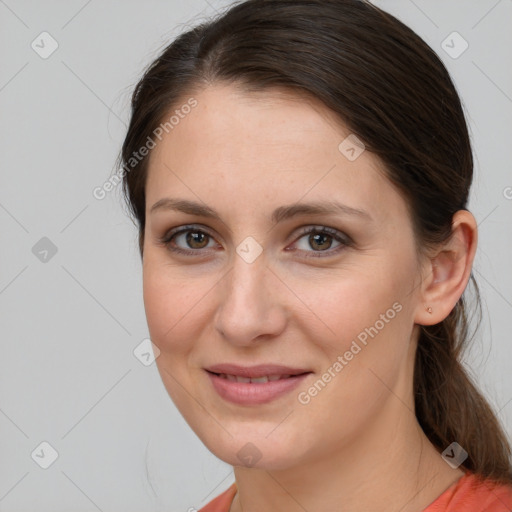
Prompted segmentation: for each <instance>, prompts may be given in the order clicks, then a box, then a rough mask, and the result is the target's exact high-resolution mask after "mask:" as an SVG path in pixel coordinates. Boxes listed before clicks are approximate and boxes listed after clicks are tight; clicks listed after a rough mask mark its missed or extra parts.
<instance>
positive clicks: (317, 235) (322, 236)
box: [310, 233, 330, 249]
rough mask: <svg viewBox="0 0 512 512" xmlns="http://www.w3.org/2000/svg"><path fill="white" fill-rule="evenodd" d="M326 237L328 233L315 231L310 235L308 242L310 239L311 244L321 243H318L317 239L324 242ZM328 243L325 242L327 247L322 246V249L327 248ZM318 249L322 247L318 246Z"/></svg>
mask: <svg viewBox="0 0 512 512" xmlns="http://www.w3.org/2000/svg"><path fill="white" fill-rule="evenodd" d="M326 238H329V235H325V234H322V233H315V234H313V235H311V236H310V242H311V241H312V246H314V245H317V246H318V245H322V243H321V242H320V244H318V243H317V241H318V239H320V240H323V241H324V242H325V240H326ZM329 246H330V244H327V247H323V248H324V249H325V248H327V249H328V248H329ZM320 249H322V247H320Z"/></svg>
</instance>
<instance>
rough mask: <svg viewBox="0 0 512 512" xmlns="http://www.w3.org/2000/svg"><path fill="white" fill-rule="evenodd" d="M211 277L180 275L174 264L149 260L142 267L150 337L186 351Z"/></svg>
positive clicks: (163, 346) (159, 343)
mask: <svg viewBox="0 0 512 512" xmlns="http://www.w3.org/2000/svg"><path fill="white" fill-rule="evenodd" d="M210 288H211V286H210V285H209V280H202V279H190V277H184V276H180V273H179V272H177V271H176V269H175V268H171V267H169V266H165V265H157V264H151V263H148V264H146V265H145V267H144V271H143V296H144V308H145V312H146V319H147V323H148V328H149V331H150V334H151V339H152V341H153V343H155V345H157V346H158V347H159V348H160V350H161V351H162V352H163V353H165V352H170V351H172V352H173V353H175V352H177V351H183V350H184V349H187V348H188V343H189V342H191V341H190V340H193V339H194V333H195V331H196V330H197V331H198V330H199V323H197V322H194V319H197V315H198V311H199V310H200V309H201V308H202V307H204V300H205V299H206V295H207V293H208V290H209V289H210Z"/></svg>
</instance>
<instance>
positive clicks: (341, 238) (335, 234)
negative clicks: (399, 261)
mask: <svg viewBox="0 0 512 512" xmlns="http://www.w3.org/2000/svg"><path fill="white" fill-rule="evenodd" d="M187 232H195V233H203V234H205V235H207V236H208V237H210V238H214V237H213V236H212V235H211V234H210V233H209V232H208V231H206V230H204V229H199V228H197V227H195V226H183V227H181V228H180V229H176V230H171V231H169V232H167V233H166V234H165V235H164V236H163V237H161V238H159V239H158V242H159V243H160V244H163V245H164V246H165V247H166V248H167V249H168V250H169V251H171V252H174V253H178V254H182V255H186V256H198V253H200V252H202V251H203V249H179V248H176V247H173V246H172V245H171V242H172V241H173V240H174V238H175V237H176V236H178V235H180V234H182V233H187ZM310 234H327V235H329V236H330V237H332V238H333V239H335V240H336V241H337V242H340V244H341V245H339V246H338V247H337V248H335V249H333V250H330V249H327V250H325V251H305V252H308V253H309V252H312V253H313V254H311V255H308V256H306V257H307V258H324V257H326V256H323V254H324V253H325V254H326V255H327V256H333V255H334V254H338V253H339V252H340V251H342V250H343V249H344V248H346V247H351V246H352V245H353V241H352V239H351V238H350V237H348V236H347V235H345V234H343V233H341V232H340V231H338V230H336V229H333V228H329V227H326V226H321V227H318V226H315V227H311V226H308V227H306V228H304V229H303V230H301V232H300V233H299V237H298V238H297V239H296V240H295V242H298V241H299V240H300V239H301V238H303V237H304V236H305V235H310ZM295 242H294V243H295Z"/></svg>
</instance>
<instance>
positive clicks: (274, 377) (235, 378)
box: [219, 373, 291, 384]
mask: <svg viewBox="0 0 512 512" xmlns="http://www.w3.org/2000/svg"><path fill="white" fill-rule="evenodd" d="M219 376H220V377H221V378H222V379H227V380H230V381H232V382H259V383H262V384H263V383H265V382H269V381H274V380H280V379H287V378H288V377H291V375H266V376H264V377H253V378H249V377H240V376H238V375H227V374H225V373H221V374H219Z"/></svg>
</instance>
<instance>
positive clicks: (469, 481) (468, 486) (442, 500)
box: [199, 471, 512, 512]
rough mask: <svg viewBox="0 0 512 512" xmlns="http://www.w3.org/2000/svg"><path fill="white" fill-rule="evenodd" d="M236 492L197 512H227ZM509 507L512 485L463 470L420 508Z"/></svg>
mask: <svg viewBox="0 0 512 512" xmlns="http://www.w3.org/2000/svg"><path fill="white" fill-rule="evenodd" d="M235 494H236V483H233V484H232V485H231V486H230V487H228V488H227V489H226V490H225V491H224V492H223V493H222V494H220V495H219V496H217V497H216V498H215V499H213V500H212V501H210V503H208V504H207V505H206V506H204V507H203V508H202V509H201V510H199V512H229V507H230V506H231V503H232V502H233V498H234V497H235ZM511 511H512V486H508V485H496V484H494V483H493V482H492V483H491V482H490V481H489V480H480V479H479V478H478V477H477V476H476V475H475V474H474V473H470V472H468V471H466V474H465V475H464V476H462V477H461V478H459V480H457V481H456V482H455V483H454V484H452V485H451V486H450V487H448V489H446V491H444V492H443V493H442V494H441V495H440V496H438V497H437V498H436V499H435V500H434V501H433V502H432V503H431V504H430V505H429V506H428V507H427V508H426V509H424V511H423V512H511Z"/></svg>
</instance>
